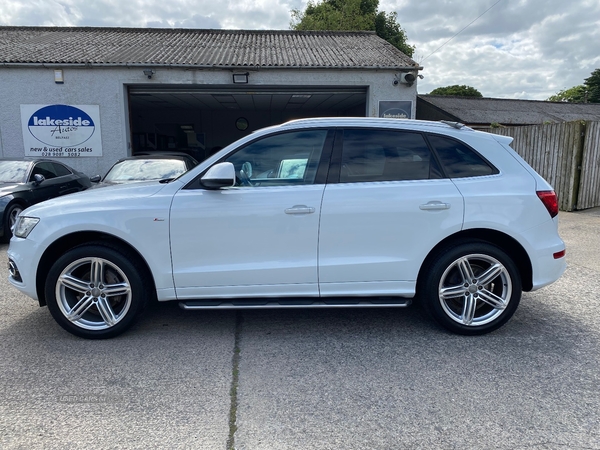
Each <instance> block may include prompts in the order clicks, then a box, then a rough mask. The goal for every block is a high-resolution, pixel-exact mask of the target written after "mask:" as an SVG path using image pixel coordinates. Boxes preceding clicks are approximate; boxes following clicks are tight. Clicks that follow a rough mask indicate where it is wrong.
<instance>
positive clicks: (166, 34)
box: [0, 27, 422, 175]
mask: <svg viewBox="0 0 600 450" xmlns="http://www.w3.org/2000/svg"><path fill="white" fill-rule="evenodd" d="M421 69H422V68H421V67H420V66H419V65H418V64H417V63H416V62H415V61H413V60H412V59H410V58H409V57H407V56H406V55H405V54H403V53H402V52H400V51H399V50H398V49H396V48H395V47H394V46H392V45H391V44H389V43H388V42H386V41H385V40H383V39H381V38H379V37H378V36H377V35H376V34H375V33H374V32H331V31H322V32H321V31H319V32H316V31H315V32H306V31H301V32H298V31H247V30H192V29H151V28H143V29H136V28H59V27H0V79H1V80H2V83H0V96H1V98H2V108H0V154H1V155H2V156H3V157H35V156H49V157H53V158H66V159H68V161H66V162H67V163H68V164H70V165H72V166H73V167H75V168H77V169H79V170H82V171H84V172H86V173H88V174H89V175H95V174H100V173H104V172H105V171H106V170H107V169H108V167H110V165H111V164H112V163H113V162H114V161H115V160H117V159H118V158H121V157H124V156H128V155H131V154H133V153H135V152H140V151H146V150H161V151H185V152H187V153H190V154H192V155H194V156H195V157H196V158H197V159H199V160H201V159H203V158H205V157H207V156H208V155H210V154H211V153H212V152H214V151H216V150H217V149H219V148H222V147H224V146H226V145H228V144H230V143H231V142H233V141H235V140H236V139H238V138H240V137H242V136H245V135H246V134H248V133H251V132H252V131H254V130H257V129H259V128H262V127H265V126H269V125H273V124H277V123H281V122H285V121H288V120H291V119H297V118H304V117H316V116H374V117H396V118H402V117H406V118H414V117H415V108H416V94H417V83H416V81H417V79H418V73H419V70H421Z"/></svg>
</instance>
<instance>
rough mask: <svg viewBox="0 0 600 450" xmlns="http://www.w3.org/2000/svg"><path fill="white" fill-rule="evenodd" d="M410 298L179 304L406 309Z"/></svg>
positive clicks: (193, 304)
mask: <svg viewBox="0 0 600 450" xmlns="http://www.w3.org/2000/svg"><path fill="white" fill-rule="evenodd" d="M411 303H412V300H411V299H409V298H399V297H398V298H374V299H373V300H364V299H361V300H352V299H344V300H340V299H331V300H304V299H303V300H283V299H282V300H277V301H272V300H268V301H256V300H255V299H252V300H234V301H231V300H227V301H220V300H188V301H183V302H179V306H180V307H181V309H187V310H194V309H287V308H405V307H407V306H409V305H410V304H411Z"/></svg>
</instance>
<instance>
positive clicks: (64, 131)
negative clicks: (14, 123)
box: [21, 105, 102, 158]
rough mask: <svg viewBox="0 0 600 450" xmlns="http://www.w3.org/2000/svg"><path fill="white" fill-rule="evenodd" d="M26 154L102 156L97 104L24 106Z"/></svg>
mask: <svg viewBox="0 0 600 450" xmlns="http://www.w3.org/2000/svg"><path fill="white" fill-rule="evenodd" d="M21 124H22V128H23V142H24V144H25V156H36V157H50V158H69V157H82V156H102V140H101V133H100V108H99V106H98V105H21Z"/></svg>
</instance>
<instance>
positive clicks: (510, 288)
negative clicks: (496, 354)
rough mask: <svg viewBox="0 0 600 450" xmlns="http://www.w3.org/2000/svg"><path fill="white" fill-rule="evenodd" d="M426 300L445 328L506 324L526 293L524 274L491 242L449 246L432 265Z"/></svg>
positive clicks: (476, 330)
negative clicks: (522, 279) (523, 283)
mask: <svg viewBox="0 0 600 450" xmlns="http://www.w3.org/2000/svg"><path fill="white" fill-rule="evenodd" d="M423 291H424V293H425V301H426V305H427V307H428V309H429V311H430V312H431V314H432V315H433V317H434V318H435V319H436V320H437V321H438V322H439V323H440V324H441V325H443V326H444V327H446V328H448V329H449V330H451V331H454V332H457V333H460V334H483V333H488V332H490V331H492V330H495V329H497V328H499V327H500V326H502V325H503V324H504V323H506V322H507V321H508V319H510V317H511V316H512V315H513V314H514V312H515V310H516V309H517V306H518V304H519V300H520V298H521V279H520V275H519V272H518V270H517V268H516V266H515V264H514V263H513V261H512V260H511V259H510V257H509V256H508V255H506V254H505V253H504V252H503V251H502V250H500V249H499V248H497V247H495V246H492V245H490V244H487V243H469V244H463V245H459V246H457V247H454V248H449V249H446V251H445V252H442V254H441V255H440V256H439V257H438V258H437V260H436V262H434V263H433V265H432V266H431V268H430V270H429V278H428V282H427V285H426V286H425V287H423Z"/></svg>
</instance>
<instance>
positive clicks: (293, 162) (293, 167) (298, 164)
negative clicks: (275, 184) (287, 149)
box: [277, 158, 308, 179]
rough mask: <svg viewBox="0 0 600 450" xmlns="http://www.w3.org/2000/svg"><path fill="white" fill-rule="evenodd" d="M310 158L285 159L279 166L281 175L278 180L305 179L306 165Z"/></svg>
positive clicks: (278, 175)
mask: <svg viewBox="0 0 600 450" xmlns="http://www.w3.org/2000/svg"><path fill="white" fill-rule="evenodd" d="M307 162H308V158H303V159H284V160H283V161H281V163H280V164H279V173H278V174H277V178H297V179H302V178H304V171H305V170H306V163H307Z"/></svg>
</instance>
